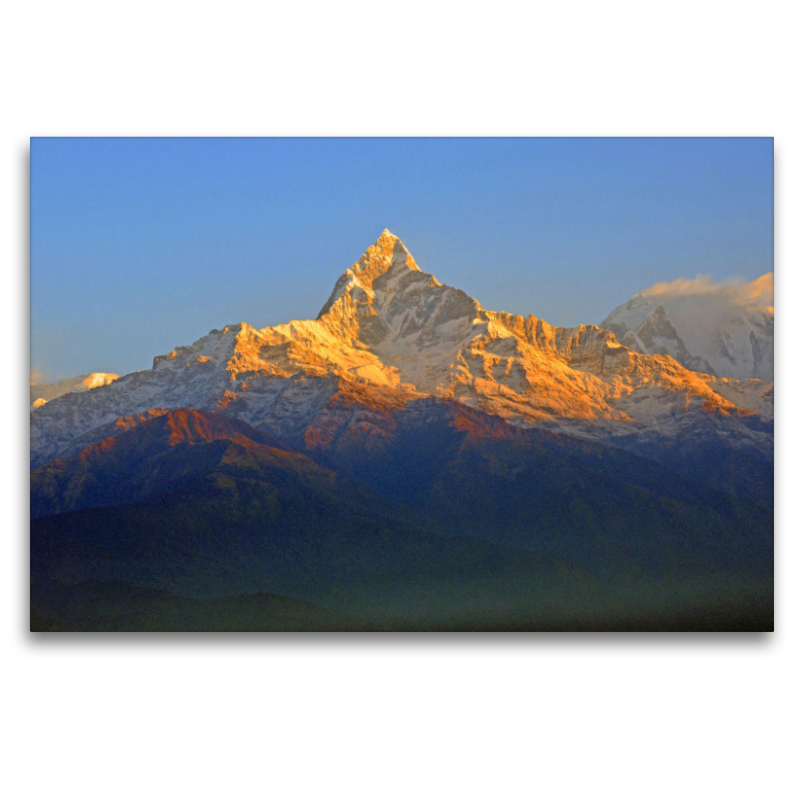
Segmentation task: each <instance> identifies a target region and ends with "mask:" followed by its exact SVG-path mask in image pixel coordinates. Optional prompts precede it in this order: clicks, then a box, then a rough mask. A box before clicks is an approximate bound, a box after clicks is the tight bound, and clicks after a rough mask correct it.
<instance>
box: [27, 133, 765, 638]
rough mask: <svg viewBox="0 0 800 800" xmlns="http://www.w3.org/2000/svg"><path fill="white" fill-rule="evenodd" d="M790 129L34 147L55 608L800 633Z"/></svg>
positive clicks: (393, 627) (280, 627) (202, 618)
mask: <svg viewBox="0 0 800 800" xmlns="http://www.w3.org/2000/svg"><path fill="white" fill-rule="evenodd" d="M773 294H774V292H773V142H772V140H771V139H767V138H761V139H759V138H753V139H725V138H721V139H591V138H587V139H536V138H511V139H459V138H453V139H424V138H421V139H358V138H349V139H274V138H264V139H58V138H41V139H33V140H32V142H31V337H32V338H31V385H30V468H31V473H30V504H31V524H30V581H31V584H30V589H31V595H30V602H31V612H30V613H31V630H34V631H45V632H60V631H360V632H393V631H434V632H436V631H438V632H450V631H515V632H525V631H557V632H561V631H769V630H772V629H773V566H774V565H773V509H774V502H773V483H774V481H773V471H774V467H773V439H774V434H773V386H774V357H773V343H774V310H773V306H774V300H773Z"/></svg>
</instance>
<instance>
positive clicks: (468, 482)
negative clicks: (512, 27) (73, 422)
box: [31, 403, 772, 630]
mask: <svg viewBox="0 0 800 800" xmlns="http://www.w3.org/2000/svg"><path fill="white" fill-rule="evenodd" d="M392 426H393V428H392V430H393V433H392V436H390V437H387V438H386V442H385V443H384V445H383V446H381V447H375V448H372V449H370V451H369V452H365V451H363V450H361V451H359V449H358V447H357V446H356V447H355V448H354V447H353V446H348V447H342V448H338V449H337V448H336V447H332V446H330V447H328V448H317V450H316V451H314V452H313V455H314V457H315V458H316V459H317V460H320V461H324V462H325V463H326V466H322V465H321V464H320V463H317V461H315V460H312V459H311V458H310V457H309V456H308V455H305V454H301V453H298V452H295V451H292V450H291V449H290V448H289V447H288V446H287V445H284V444H282V443H281V442H280V441H278V440H276V439H274V438H273V437H271V436H269V435H268V434H265V433H263V432H261V431H257V430H255V429H253V428H251V427H250V426H248V425H246V424H245V423H242V422H237V421H233V420H229V419H226V418H225V417H223V416H220V415H216V414H207V413H204V412H198V411H192V410H180V411H176V412H170V413H168V414H164V415H162V416H160V417H157V418H154V419H151V420H149V421H146V422H144V423H142V424H140V425H136V426H134V427H133V428H131V429H129V430H126V431H124V432H122V433H120V434H119V435H118V436H114V437H109V438H107V439H105V440H103V441H101V442H100V443H98V444H95V445H93V446H91V447H89V448H86V449H85V450H84V451H82V452H81V453H80V454H79V455H78V456H76V457H74V458H72V459H69V460H67V461H62V462H53V463H51V464H49V465H46V466H44V467H41V468H39V469H37V470H34V471H33V472H32V475H31V503H32V510H33V512H34V515H35V516H37V518H36V519H34V520H33V522H32V524H31V580H32V583H33V587H32V603H33V601H34V599H35V601H36V602H35V604H34V605H33V606H32V608H35V611H36V615H37V617H36V619H37V620H44V622H36V625H39V626H40V627H44V628H47V624H48V623H47V620H55V622H53V623H52V624H53V625H54V626H55V627H56V628H57V629H63V628H64V627H66V628H68V629H87V627H86V626H87V625H88V626H89V628H91V626H92V625H94V626H95V628H91V629H137V630H162V629H168V630H187V629H190V630H197V629H204V626H207V629H209V630H216V629H219V628H218V627H214V626H222V628H223V629H230V630H240V629H247V628H246V625H248V624H253V625H255V626H256V627H255V628H254V629H266V630H281V629H285V621H286V620H290V622H289V623H288V624H289V625H290V626H291V625H292V624H295V622H296V624H297V626H298V627H297V629H325V630H335V629H336V630H338V629H347V630H350V629H362V628H377V629H390V630H397V629H401V630H428V629H430V630H441V629H445V630H651V629H654V630H669V629H678V630H706V629H708V630H716V629H761V630H763V629H767V628H768V627H770V626H771V602H772V601H771V581H772V570H771V565H772V551H771V525H772V520H771V513H769V512H768V511H767V510H766V509H764V508H762V507H760V506H758V505H755V504H753V503H751V502H749V501H747V500H738V499H736V498H735V497H733V496H732V495H729V494H725V493H723V492H719V491H713V490H709V489H708V488H706V487H703V486H702V485H700V484H698V483H695V482H692V481H687V480H685V479H683V478H680V477H679V476H677V475H676V474H675V473H673V472H670V471H668V470H665V469H663V468H662V467H659V466H657V465H655V464H653V463H651V462H649V461H647V460H645V459H639V458H637V457H635V456H631V455H628V454H624V453H620V452H619V451H615V450H612V449H610V448H604V447H601V446H594V445H591V444H589V443H586V442H583V443H577V442H574V441H570V440H569V439H568V438H566V437H558V436H555V435H552V434H541V433H539V434H536V433H533V432H525V431H519V430H518V429H514V428H512V427H511V426H508V425H507V424H506V423H504V422H502V421H501V420H496V419H495V418H492V417H489V416H488V415H485V414H483V413H482V412H474V411H470V410H469V409H464V407H459V408H457V409H454V408H453V407H452V406H450V405H448V404H446V403H445V404H442V403H438V404H432V405H431V408H430V409H427V410H426V413H425V414H417V415H416V416H413V415H412V417H410V418H408V419H404V418H403V417H402V415H399V416H398V417H397V419H395V420H393V422H392ZM351 441H352V440H351ZM331 467H333V468H335V469H332V468H331ZM343 472H347V473H349V477H345V476H344V475H343V474H342V473H343ZM53 512H59V513H53ZM98 586H101V587H106V589H104V590H102V591H100V590H98V589H97V587H98ZM45 587H50V588H45ZM53 587H56V588H53ZM108 587H112V588H111V589H109V588H108ZM113 587H117V588H113ZM119 587H122V588H119ZM142 592H144V594H142ZM137 593H138V594H137ZM153 593H155V594H153ZM159 593H160V594H159ZM268 596H269V598H272V599H269V600H267V599H265V598H267V597H268ZM276 596H278V599H275V597H276ZM248 598H249V599H248ZM254 598H255V599H254ZM209 603H210V604H211V605H209ZM296 603H300V605H299V606H298V605H296ZM303 603H305V604H308V603H312V604H314V606H313V609H312V611H309V606H307V605H303ZM204 604H205V605H204ZM318 606H319V607H320V608H322V609H324V610H323V611H318V610H317V607H318ZM121 609H123V610H122V611H121ZM124 609H129V611H125V610H124ZM298 609H300V610H302V613H299V614H298V613H295V612H297V611H298ZM312 612H313V613H312ZM248 614H249V615H250V616H248ZM326 614H327V615H332V616H326ZM304 615H306V616H304ZM337 615H338V616H337ZM226 619H227V620H228V622H227V623H226V622H225V620H226ZM182 620H183V621H182ZM243 620H244V622H243ZM247 620H251V622H247ZM291 620H295V622H291ZM303 620H305V621H303ZM243 625H244V626H245V627H242V626H243ZM131 626H133V628H132V627H131ZM226 626H227V627H226ZM315 626H316V627H315Z"/></svg>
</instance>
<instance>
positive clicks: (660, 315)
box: [600, 272, 775, 381]
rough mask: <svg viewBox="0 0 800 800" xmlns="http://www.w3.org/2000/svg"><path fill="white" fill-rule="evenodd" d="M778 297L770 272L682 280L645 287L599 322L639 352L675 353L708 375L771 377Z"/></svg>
mask: <svg viewBox="0 0 800 800" xmlns="http://www.w3.org/2000/svg"><path fill="white" fill-rule="evenodd" d="M773 303H774V299H773V276H772V273H771V272H770V273H768V274H766V275H762V276H761V277H760V278H758V279H756V280H755V281H753V282H752V283H748V284H711V283H710V282H709V281H707V280H703V279H702V278H698V279H696V280H694V281H687V280H678V281H674V282H673V283H668V284H658V285H656V286H653V287H651V288H650V289H646V290H645V291H643V292H640V293H639V294H637V295H636V296H635V297H633V298H631V299H630V300H629V301H628V302H627V303H625V304H624V305H621V306H619V307H618V308H615V309H614V311H612V312H611V314H609V316H608V317H606V319H605V320H603V322H602V323H600V324H601V327H603V328H605V329H607V330H609V331H612V332H613V333H614V334H616V336H617V338H618V339H619V341H620V342H621V343H622V344H624V345H625V346H626V347H629V348H630V349H631V350H635V351H636V352H637V353H650V354H656V353H661V354H666V355H670V356H672V357H673V358H674V359H675V360H676V361H678V362H679V363H680V364H682V365H683V366H684V367H686V368H687V369H691V370H695V371H697V372H704V373H708V374H709V375H719V376H721V377H727V378H737V379H739V380H747V379H748V378H758V379H760V380H764V381H772V380H773V379H774V375H775V357H774V349H775V310H774V306H773Z"/></svg>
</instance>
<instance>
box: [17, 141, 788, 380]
mask: <svg viewBox="0 0 800 800" xmlns="http://www.w3.org/2000/svg"><path fill="white" fill-rule="evenodd" d="M384 228H389V229H390V230H391V231H392V232H393V233H395V234H396V235H398V236H399V237H400V238H401V239H402V240H403V241H404V243H405V244H406V246H407V247H408V248H409V250H410V251H411V252H412V254H413V255H414V257H415V259H416V261H417V263H418V264H419V266H420V268H421V269H423V270H425V271H426V272H431V273H433V274H434V275H436V277H437V278H438V279H439V280H441V281H442V282H444V283H448V284H450V285H453V286H457V287H459V288H461V289H463V290H465V291H466V292H468V293H469V294H470V295H472V296H473V297H475V298H476V299H477V300H479V301H480V302H481V303H482V304H483V305H484V306H485V307H487V308H490V309H493V310H504V311H511V312H516V313H520V314H529V313H533V314H536V315H537V316H539V317H542V318H544V319H545V320H547V321H548V322H551V323H553V324H557V325H577V324H580V323H594V324H597V323H599V322H600V321H601V320H602V319H603V318H604V317H605V316H606V315H607V314H608V313H609V312H610V311H611V310H612V309H613V308H614V307H616V306H617V305H619V304H620V303H623V302H625V301H626V300H627V299H629V298H630V297H631V296H632V295H634V294H635V293H636V292H638V291H641V290H642V289H644V288H646V287H648V286H650V285H651V284H653V283H656V282H662V281H671V280H674V279H675V278H680V277H688V278H693V277H694V276H695V275H697V274H704V275H710V276H711V278H712V279H713V280H715V281H719V280H725V279H729V278H733V277H740V278H743V279H745V280H751V279H753V278H755V277H758V276H759V275H762V274H764V273H765V272H769V271H771V270H772V268H773V141H772V139H764V138H762V139H746V138H738V139H516V138H515V139H446V138H445V139H42V138H37V139H32V140H31V329H32V341H31V363H32V367H33V368H35V369H36V370H38V371H40V372H41V373H43V374H44V377H45V379H47V380H55V379H59V378H65V377H70V376H73V375H77V374H80V373H84V372H117V373H120V374H125V373H128V372H132V371H135V370H140V369H148V368H149V367H150V366H151V365H152V359H153V356H155V355H159V354H162V353H166V352H168V351H170V350H171V349H172V348H173V347H175V346H176V345H183V344H190V343H191V342H193V341H195V340H196V339H198V338H199V337H200V336H203V335H205V334H206V333H207V332H208V331H209V330H210V329H212V328H220V327H222V326H224V325H226V324H229V323H234V322H239V321H246V322H248V323H250V324H251V325H255V326H256V327H259V328H261V327H265V326H267V325H274V324H277V323H280V322H287V321H288V320H290V319H298V318H299V319H305V318H309V317H315V316H316V314H317V312H318V311H319V309H320V308H321V307H322V305H323V303H324V302H325V300H326V299H327V297H328V295H329V293H330V292H331V290H332V288H333V285H334V283H335V282H336V279H337V278H338V276H339V275H340V274H341V273H342V272H343V271H344V270H345V269H346V268H347V267H349V266H350V265H351V264H352V263H353V262H354V261H356V260H357V259H358V258H359V256H360V255H361V253H362V252H363V251H364V250H365V249H366V248H367V247H368V246H369V245H370V244H372V243H373V242H374V241H375V239H376V238H377V237H378V235H379V234H380V232H381V231H382V230H383V229H384Z"/></svg>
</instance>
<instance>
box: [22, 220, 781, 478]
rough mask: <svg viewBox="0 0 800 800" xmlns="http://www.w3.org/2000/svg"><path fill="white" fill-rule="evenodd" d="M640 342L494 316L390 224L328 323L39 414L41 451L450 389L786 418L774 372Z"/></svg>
mask: <svg viewBox="0 0 800 800" xmlns="http://www.w3.org/2000/svg"><path fill="white" fill-rule="evenodd" d="M641 311H642V312H644V308H642V309H641ZM646 317H647V315H646V314H645V315H644V316H643V317H642V319H646ZM639 327H641V326H639ZM628 338H630V337H628ZM625 344H626V345H628V346H624V345H623V344H620V342H619V341H618V340H617V337H616V336H615V335H614V333H612V332H611V331H609V330H604V329H602V328H598V327H596V326H592V325H590V326H586V325H582V326H579V327H576V328H559V327H556V326H553V325H550V324H548V323H547V322H545V321H544V320H541V319H538V318H536V317H534V316H533V315H530V316H527V317H522V316H517V315H512V314H506V313H503V312H495V311H488V310H486V309H484V308H483V306H481V304H480V303H479V302H478V301H477V300H474V299H473V298H471V297H469V296H468V295H467V294H465V293H464V292H462V291H461V290H459V289H456V288H453V287H451V286H447V285H445V284H442V283H441V282H440V281H438V280H437V279H436V278H435V277H433V275H430V274H428V273H425V272H423V271H422V270H420V268H419V267H418V266H417V264H416V262H415V261H414V259H413V257H412V256H411V254H410V253H409V251H408V250H407V249H406V247H405V245H404V244H403V243H402V242H401V241H400V240H399V239H398V238H397V237H396V236H394V235H393V234H391V233H390V232H389V231H388V230H386V231H384V232H383V233H382V234H381V236H380V237H379V238H378V240H377V241H376V242H375V244H373V245H372V246H371V247H369V248H368V249H367V251H366V252H365V253H364V255H363V256H362V257H361V258H360V259H359V260H358V261H357V262H356V263H355V264H353V266H351V267H350V268H349V269H348V270H346V271H345V272H344V273H343V274H342V275H341V277H340V278H339V279H338V281H337V282H336V284H335V286H334V289H333V292H332V293H331V295H330V297H329V299H328V301H327V302H326V303H325V304H324V305H323V307H322V309H321V311H320V313H319V315H318V316H317V318H316V319H314V320H301V321H291V322H288V323H285V324H281V325H276V326H272V327H268V328H264V329H262V330H258V329H256V328H253V327H252V326H250V325H247V324H246V323H244V322H242V323H239V324H237V325H229V326H227V327H224V328H222V329H221V330H218V329H215V330H212V331H211V332H210V333H209V334H208V335H207V336H205V337H203V338H201V339H199V340H198V341H197V342H195V343H194V344H192V345H189V346H183V347H178V348H176V349H175V350H173V351H172V352H170V353H168V354H167V355H164V356H157V357H156V358H155V359H154V361H153V368H152V369H151V370H146V371H142V372H138V373H134V374H132V375H127V376H125V377H123V378H119V379H118V380H116V381H115V382H114V383H112V384H109V385H106V386H101V387H100V388H98V389H95V390H93V391H91V392H86V393H84V394H71V395H68V396H65V397H62V398H59V399H57V400H55V401H53V402H50V403H48V404H47V405H46V406H43V407H41V408H38V409H36V410H34V411H33V412H32V414H31V457H32V460H33V462H34V463H44V461H47V460H50V459H52V458H55V457H62V456H63V454H64V453H65V452H68V451H73V450H74V447H75V446H76V445H75V443H76V442H77V441H80V442H82V443H84V444H85V443H86V442H87V441H90V440H91V439H92V436H93V433H92V432H93V431H94V430H95V429H98V430H100V429H104V426H105V427H107V426H108V425H110V424H112V423H114V422H115V420H116V419H117V418H119V417H128V416H132V415H136V414H142V413H145V412H147V411H148V409H154V408H161V409H165V408H197V409H201V410H206V411H224V413H226V414H229V415H232V416H235V417H238V418H240V419H242V420H244V421H245V422H248V423H249V424H251V425H254V426H256V427H258V426H262V427H264V428H269V429H271V430H273V431H275V432H276V433H277V434H278V435H279V436H291V435H297V434H299V433H300V432H301V431H302V430H303V428H304V426H307V425H310V424H311V423H312V422H313V421H314V420H315V419H318V418H319V416H320V415H321V414H323V411H324V410H325V409H328V411H326V412H325V413H329V411H330V402H331V400H332V398H337V397H338V398H343V400H342V402H345V403H355V404H366V405H367V406H369V407H380V406H383V407H385V408H390V407H392V406H397V405H398V404H399V405H402V404H403V403H406V402H408V400H410V399H414V398H419V397H423V396H432V397H439V398H446V399H450V400H457V401H459V402H461V403H464V404H466V405H469V406H473V407H476V408H479V409H481V410H483V411H485V412H488V413H491V414H495V415H498V416H500V417H502V418H504V419H506V420H508V421H509V422H511V423H513V424H516V425H521V426H531V425H537V424H545V425H551V426H552V425H562V426H563V425H566V426H568V427H569V426H573V427H575V431H576V432H579V433H580V432H584V433H585V432H586V431H589V432H590V433H589V434H587V435H595V434H597V435H600V434H601V433H602V432H604V431H605V432H606V433H607V432H609V431H614V430H618V429H619V430H624V431H625V432H630V431H631V430H645V429H658V430H659V431H661V432H662V433H666V434H669V433H670V432H672V434H673V435H675V434H676V433H677V431H678V430H679V429H680V430H682V431H683V430H684V427H685V419H684V417H685V416H686V415H687V413H688V414H689V415H690V416H691V415H696V414H699V415H701V416H707V415H709V414H712V415H717V416H722V417H726V418H727V417H731V418H735V417H738V416H741V415H745V416H746V415H752V414H755V413H758V414H760V415H762V416H765V417H768V416H769V415H770V410H769V409H770V406H771V394H770V393H769V392H768V391H765V387H764V385H762V383H761V382H760V381H753V382H748V383H747V384H742V383H741V382H737V381H732V382H727V383H723V382H721V381H720V380H719V379H715V378H711V377H710V376H709V375H700V374H698V373H697V372H694V371H690V370H688V369H686V368H685V367H684V366H681V364H680V363H678V361H677V360H675V359H674V358H672V357H670V355H651V354H649V353H642V352H638V351H639V350H643V349H644V348H640V347H638V346H634V347H631V346H630V345H629V342H628V341H626V343H625ZM634 344H635V343H634ZM766 388H767V389H768V387H766ZM317 427H318V426H317Z"/></svg>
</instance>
